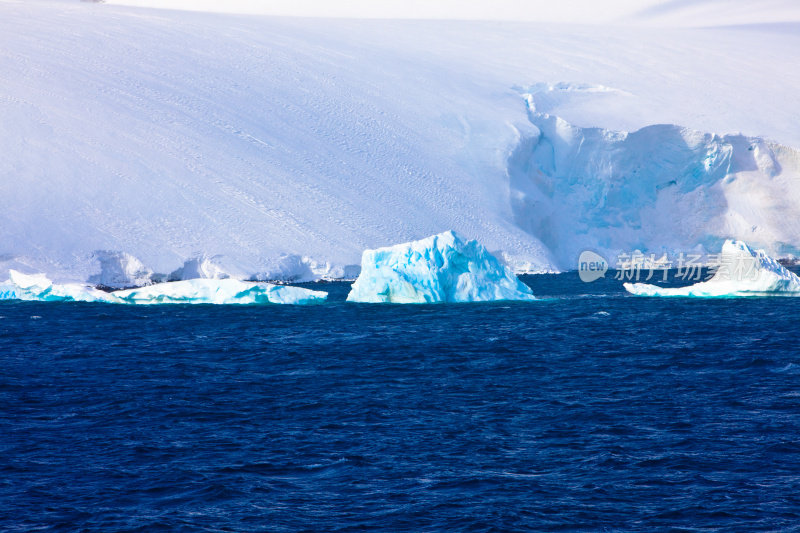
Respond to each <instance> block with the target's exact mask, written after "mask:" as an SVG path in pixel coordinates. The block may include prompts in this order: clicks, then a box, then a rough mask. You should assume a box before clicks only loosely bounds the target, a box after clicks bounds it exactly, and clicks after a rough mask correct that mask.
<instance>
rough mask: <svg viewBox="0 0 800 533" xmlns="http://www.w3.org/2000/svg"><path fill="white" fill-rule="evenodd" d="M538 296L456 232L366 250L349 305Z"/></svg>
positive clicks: (514, 298) (498, 262) (504, 267)
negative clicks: (355, 303) (357, 303)
mask: <svg viewBox="0 0 800 533" xmlns="http://www.w3.org/2000/svg"><path fill="white" fill-rule="evenodd" d="M533 299H534V297H533V292H532V291H531V289H530V288H529V287H528V286H527V285H525V284H524V283H522V282H521V281H520V280H519V279H517V277H516V276H515V275H514V273H513V272H512V271H511V270H510V269H509V268H508V267H506V266H505V265H503V264H502V263H501V262H500V261H499V260H498V259H497V258H496V257H494V256H493V255H492V254H490V253H489V252H488V251H487V250H486V248H484V247H483V246H482V245H481V244H479V243H478V242H477V241H474V240H472V241H468V240H465V239H463V238H462V237H460V236H459V235H457V234H456V233H455V232H453V231H446V232H444V233H440V234H438V235H433V236H431V237H428V238H426V239H422V240H419V241H413V242H409V243H405V244H398V245H395V246H389V247H386V248H378V249H376V250H366V251H364V254H363V256H362V260H361V274H360V275H359V276H358V279H357V280H356V281H355V283H353V287H352V289H351V291H350V294H349V295H348V296H347V301H348V302H364V303H402V304H408V303H437V302H486V301H494V300H533Z"/></svg>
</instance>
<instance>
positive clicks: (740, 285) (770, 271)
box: [625, 240, 800, 298]
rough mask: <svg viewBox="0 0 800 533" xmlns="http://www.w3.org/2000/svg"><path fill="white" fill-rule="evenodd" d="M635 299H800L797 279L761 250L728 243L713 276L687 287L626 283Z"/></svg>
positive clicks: (741, 244) (798, 279) (723, 249)
mask: <svg viewBox="0 0 800 533" xmlns="http://www.w3.org/2000/svg"><path fill="white" fill-rule="evenodd" d="M625 289H626V290H627V291H628V292H630V293H631V294H635V295H637V296H695V297H706V298H708V297H719V296H771V295H793V296H800V277H798V276H797V275H796V274H794V273H793V272H790V271H789V270H787V269H786V268H785V267H784V266H783V265H781V264H780V263H778V262H777V261H776V260H775V259H773V258H772V257H770V256H768V255H767V254H766V252H764V251H763V250H753V249H752V248H750V247H749V246H748V245H747V244H745V243H744V242H741V241H734V240H727V241H725V244H724V245H723V246H722V253H721V254H720V256H719V265H718V268H717V271H716V272H715V273H714V275H713V277H712V278H711V279H709V280H708V281H703V282H700V283H696V284H694V285H690V286H687V287H658V286H656V285H651V284H647V283H625Z"/></svg>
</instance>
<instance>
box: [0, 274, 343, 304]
mask: <svg viewBox="0 0 800 533" xmlns="http://www.w3.org/2000/svg"><path fill="white" fill-rule="evenodd" d="M327 297H328V293H326V292H321V291H312V290H309V289H303V288H301V287H290V286H287V285H273V284H271V283H248V282H244V281H238V280H235V279H192V280H186V281H174V282H169V283H157V284H155V285H147V286H145V287H140V288H136V289H126V290H120V291H114V292H112V293H108V292H104V291H101V290H98V289H95V288H94V287H91V286H88V285H81V284H78V283H69V284H64V285H57V284H55V283H53V282H52V281H50V280H49V279H48V278H47V276H46V275H44V274H22V273H21V272H18V271H16V270H9V279H8V281H5V282H3V283H0V300H29V301H38V302H104V303H116V304H134V305H145V304H175V303H190V304H295V305H304V304H313V303H320V302H324V301H325V300H326V299H327Z"/></svg>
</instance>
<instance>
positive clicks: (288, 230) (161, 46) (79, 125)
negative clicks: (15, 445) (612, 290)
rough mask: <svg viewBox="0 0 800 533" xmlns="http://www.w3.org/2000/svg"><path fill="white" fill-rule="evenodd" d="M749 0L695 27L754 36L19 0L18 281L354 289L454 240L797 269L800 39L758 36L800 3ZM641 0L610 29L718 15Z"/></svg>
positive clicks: (524, 260)
mask: <svg viewBox="0 0 800 533" xmlns="http://www.w3.org/2000/svg"><path fill="white" fill-rule="evenodd" d="M732 2H733V3H731V4H729V5H730V6H732V7H731V9H729V10H727V11H726V10H722V9H719V10H716V11H714V10H715V8H716V7H718V6H720V5H721V4H719V2H718V1H717V0H704V1H703V2H700V3H696V4H695V7H697V6H701V5H702V6H704V7H705V8H708V9H709V10H710V11H709V12H710V13H713V14H714V16H711V15H704V17H707V19H708V20H697V21H696V22H698V23H699V24H700V25H703V24H705V25H720V24H730V23H737V24H738V23H742V22H747V23H748V24H750V26H748V27H747V28H738V29H728V28H716V29H685V28H684V29H675V28H651V27H648V28H641V27H634V26H619V27H606V26H602V25H594V26H580V25H569V24H562V25H559V24H551V23H542V22H526V23H512V22H483V21H460V22H455V21H443V20H370V21H365V20H344V19H340V20H333V19H307V18H271V17H266V16H261V15H237V14H222V13H203V12H188V11H173V10H169V9H147V8H136V7H127V6H119V5H110V4H106V3H88V2H78V1H74V2H72V1H67V0H63V1H60V2H59V1H53V2H50V1H47V0H30V1H25V2H19V1H10V0H5V1H0V72H2V76H0V143H2V146H3V157H2V158H0V279H2V276H3V274H4V273H5V272H7V271H8V270H9V269H17V270H23V271H28V272H36V271H39V272H47V274H48V276H49V277H50V278H51V279H53V280H54V281H56V282H58V283H61V282H87V281H90V282H92V283H97V284H107V285H109V286H113V287H125V286H129V285H139V284H141V283H143V282H148V280H149V282H153V281H160V280H164V279H170V278H172V279H177V278H180V279H185V278H187V277H199V278H208V277H211V278H214V277H224V276H228V277H230V278H232V279H233V278H235V279H259V280H266V279H273V278H272V277H271V276H276V277H279V278H281V279H311V278H315V277H323V276H328V277H336V276H338V275H342V276H347V275H348V274H347V272H348V271H349V272H350V273H351V274H352V272H353V268H352V267H350V266H349V265H355V264H357V263H358V261H359V257H360V254H361V252H362V251H363V250H364V249H368V248H376V247H378V246H381V245H383V244H385V243H388V242H407V241H411V240H414V239H418V238H420V237H422V236H425V235H431V234H433V233H436V232H438V231H441V228H453V229H454V230H456V231H458V232H460V233H462V234H465V235H470V236H472V237H475V238H477V239H478V240H479V241H480V242H481V243H483V244H484V245H486V247H487V248H488V249H489V250H491V251H492V252H493V253H495V254H496V255H498V256H502V257H503V258H505V259H506V260H507V262H508V264H509V265H510V266H511V267H512V268H514V269H515V270H517V271H523V270H525V271H531V270H533V271H545V270H564V269H574V268H575V263H576V260H577V256H578V254H579V252H580V251H582V250H583V249H593V250H596V251H598V252H602V253H604V254H607V256H610V257H609V259H612V264H613V257H614V256H615V255H616V254H617V253H619V252H630V251H632V249H633V248H636V249H639V250H642V251H643V252H645V253H649V252H655V253H658V254H659V255H661V254H662V253H670V254H673V253H677V252H681V251H690V250H691V251H700V252H701V253H702V252H707V251H709V250H714V249H717V248H718V246H719V245H720V244H721V243H722V242H723V240H724V239H725V238H728V237H733V238H737V239H741V240H747V241H748V242H751V243H753V244H755V245H757V246H760V247H764V248H766V249H767V251H768V252H769V253H771V254H773V255H781V256H785V255H798V254H799V253H800V222H798V221H800V217H798V216H797V214H798V213H800V186H799V185H798V183H799V182H800V171H798V168H800V156H798V152H797V150H796V149H795V148H796V147H800V129H798V128H797V127H796V125H797V124H798V123H800V100H798V99H797V98H796V88H797V87H798V86H800V58H798V55H797V54H796V53H793V51H794V50H798V49H800V32H797V31H787V26H786V24H784V25H782V26H780V27H778V26H775V27H772V26H758V27H756V26H753V24H756V23H763V22H774V21H776V20H781V21H784V22H787V23H791V22H792V21H796V20H798V19H797V18H792V17H794V15H793V14H792V10H793V9H796V7H797V4H796V3H794V2H789V1H788V0H787V1H784V2H782V3H776V2H772V1H770V2H766V3H755V2H750V3H749V4H748V5H745V4H744V3H743V2H740V1H739V0H732ZM623 3H624V2H621V3H618V4H615V5H617V6H621V7H619V9H618V11H617V12H615V13H614V14H613V15H612V14H611V13H609V19H606V21H607V20H611V19H612V18H613V19H614V20H622V19H630V20H634V19H636V20H637V21H638V20H644V19H647V20H646V21H645V22H647V23H648V24H650V23H653V24H656V23H660V22H659V21H668V20H678V19H680V18H681V17H685V18H684V19H682V20H685V21H689V20H690V19H693V18H694V17H695V15H694V14H693V12H692V9H694V8H693V7H692V6H688V7H687V3H686V2H671V3H665V2H650V1H648V2H642V3H636V5H634V3H633V2H627V3H625V5H624V6H623V5H622V4H623ZM328 4H332V3H327V4H325V5H328ZM427 4H432V3H425V5H427ZM600 4H601V3H596V2H588V1H586V0H584V1H583V2H579V3H572V4H570V6H568V7H564V10H563V11H560V12H559V13H560V14H559V13H555V12H554V14H552V16H551V17H550V18H548V17H549V15H548V16H545V15H541V17H539V18H538V20H567V19H569V20H577V19H575V18H574V16H571V15H568V13H567V10H568V9H571V10H572V11H576V10H581V9H582V10H584V11H585V13H587V18H590V17H591V13H592V10H595V11H596V10H597V9H600V7H598V6H599V5H600ZM778 4H780V5H778ZM163 5H164V6H165V7H186V5H187V3H186V2H184V4H183V6H178V5H172V6H171V5H169V4H167V3H164V4H163ZM217 5H223V3H218V4H217ZM287 5H288V4H287ZM317 5H318V6H321V5H323V4H321V3H317ZM421 5H422V4H421ZM475 5H478V4H477V3H476V4H475ZM483 5H484V6H485V5H486V4H485V3H484V4H483ZM508 5H512V4H508ZM525 5H528V4H524V3H517V4H515V6H516V7H520V6H521V7H520V9H528V8H527V7H525ZM657 6H661V8H663V9H662V10H661V11H659V10H658V9H656V10H655V11H653V10H652V9H650V8H654V7H657ZM423 7H424V6H423ZM690 7H692V9H689V8H690ZM640 8H641V9H642V10H644V9H650V10H649V11H647V12H646V13H639V12H638V10H639V9H640ZM426 9H428V8H426ZM482 9H484V10H485V9H486V8H485V7H483V8H482ZM500 9H501V8H500V7H498V11H499V10H500ZM553 9H555V8H553ZM559 9H561V8H559ZM615 9H616V8H615ZM686 9H689V11H686ZM748 10H749V11H748ZM466 11H469V9H467V8H465V13H466ZM534 11H536V10H535V9H533V10H531V11H529V13H532V14H531V15H530V17H528V18H534V19H535V18H536V17H537V16H536V14H535V13H534ZM685 12H686V13H689V15H683V14H682V13H685ZM726 12H730V13H734V14H735V19H731V20H733V22H730V21H727V22H726V19H725V16H724V15H725V13H726ZM736 13H738V14H736ZM294 14H303V13H294ZM423 15H425V14H424V13H423V14H421V15H420V16H423ZM387 16H396V15H395V14H391V13H389V14H387ZM429 16H430V17H435V16H437V15H435V14H430V15H429ZM478 16H480V15H479V14H476V15H475V16H474V17H473V16H472V15H470V16H466V15H465V16H464V17H463V18H475V17H478ZM732 16H733V15H732ZM659 17H661V18H659ZM522 18H525V17H522ZM598 20H601V19H598ZM636 23H637V24H638V23H639V22H636ZM692 24H694V23H693V22H692ZM526 95H529V96H526ZM550 146H552V149H551V148H550ZM793 147H794V148H793ZM548 150H551V151H552V157H551V156H550V155H548V153H547V152H548ZM651 155H652V156H653V160H651V157H650V156H651ZM673 181H674V184H673V183H672V182H673ZM287 258H289V259H287ZM172 274H174V276H172Z"/></svg>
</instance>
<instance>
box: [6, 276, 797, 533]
mask: <svg viewBox="0 0 800 533" xmlns="http://www.w3.org/2000/svg"><path fill="white" fill-rule="evenodd" d="M524 280H525V281H526V282H527V283H529V284H530V285H531V286H532V287H533V289H534V291H535V293H536V294H537V296H539V297H541V298H545V300H543V301H538V302H534V303H492V304H456V305H423V306H396V305H354V304H345V303H344V302H343V299H344V297H345V295H346V293H347V290H348V288H349V287H348V285H347V284H345V283H334V284H326V285H325V286H324V287H322V289H323V290H328V291H330V292H331V297H330V298H331V303H330V304H328V305H320V306H311V307H292V306H265V307H236V306H153V307H125V306H111V305H103V304H59V303H8V302H6V303H2V304H0V530H3V531H98V532H119V531H147V532H149V531H215V532H216V531H287V532H289V531H291V532H293V531H304V530H305V531H361V530H384V531H523V530H534V531H555V530H559V531H561V530H585V531H602V530H607V531H652V530H672V531H746V530H747V531H753V530H764V531H766V530H769V531H775V530H783V531H800V348H798V343H799V342H800V327H799V326H798V319H799V318H800V298H756V299H716V300H691V299H649V298H636V297H631V296H628V295H626V294H625V293H624V292H622V289H621V286H620V284H619V282H616V281H613V280H610V279H608V280H600V281H598V282H596V283H593V284H584V283H581V282H580V281H579V280H578V277H577V274H575V273H572V274H562V275H552V276H550V275H548V276H533V277H526V278H524Z"/></svg>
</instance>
